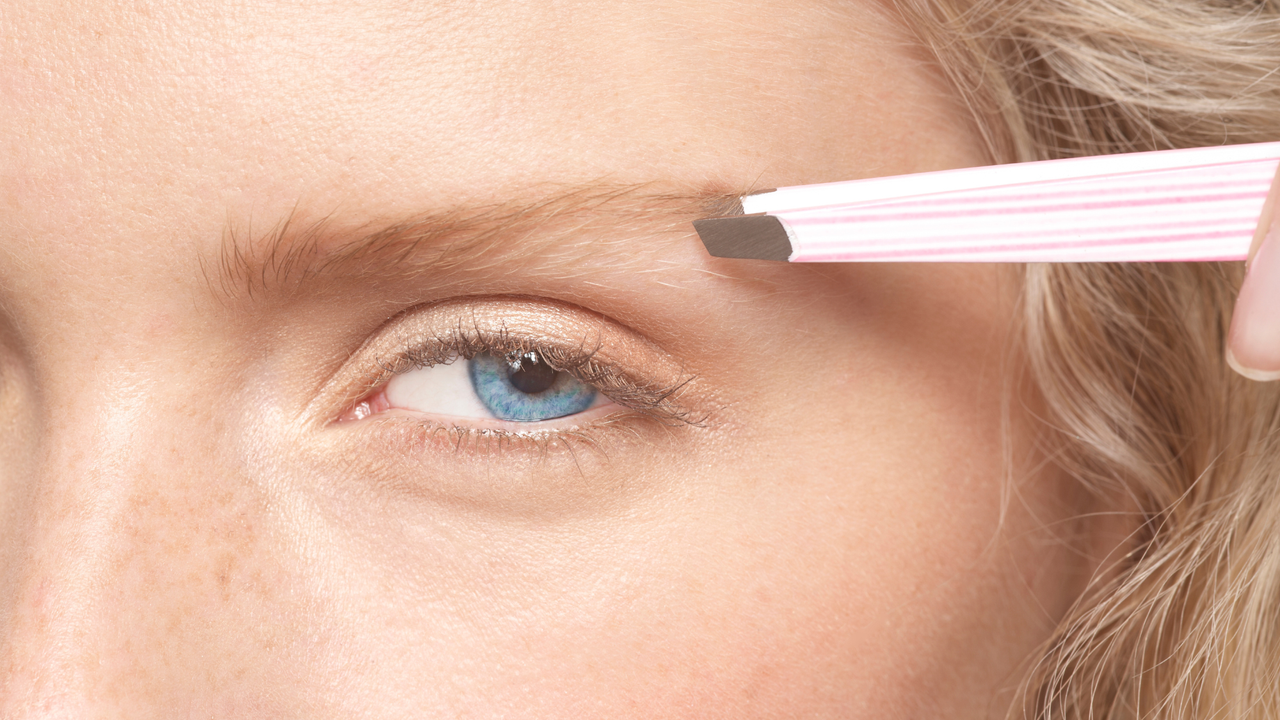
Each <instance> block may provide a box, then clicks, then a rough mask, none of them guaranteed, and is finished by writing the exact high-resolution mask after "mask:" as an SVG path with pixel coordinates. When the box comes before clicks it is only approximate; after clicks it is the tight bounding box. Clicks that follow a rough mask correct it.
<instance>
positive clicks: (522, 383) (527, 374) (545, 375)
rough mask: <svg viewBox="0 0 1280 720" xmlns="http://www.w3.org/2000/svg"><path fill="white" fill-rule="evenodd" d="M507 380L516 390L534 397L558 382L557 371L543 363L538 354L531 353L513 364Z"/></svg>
mask: <svg viewBox="0 0 1280 720" xmlns="http://www.w3.org/2000/svg"><path fill="white" fill-rule="evenodd" d="M507 379H508V380H510V381H511V384H512V386H514V387H515V389H517V390H519V391H520V392H522V393H526V394H529V395H533V394H534V393H540V392H542V391H543V390H546V389H547V388H549V387H551V384H552V383H554V382H555V381H556V371H555V369H554V368H552V367H551V366H550V365H548V364H546V363H544V362H542V358H540V357H538V353H535V352H530V353H525V354H524V356H523V357H521V358H520V359H519V360H518V361H517V362H514V363H512V364H511V369H510V370H509V371H508V373H507Z"/></svg>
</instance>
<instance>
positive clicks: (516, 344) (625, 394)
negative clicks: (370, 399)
mask: <svg viewBox="0 0 1280 720" xmlns="http://www.w3.org/2000/svg"><path fill="white" fill-rule="evenodd" d="M459 349H464V350H468V351H473V352H488V351H491V350H494V349H497V350H499V351H506V352H515V351H518V350H520V349H534V350H538V351H539V352H540V353H544V354H548V355H550V356H551V359H552V365H553V366H556V367H557V369H561V370H565V371H567V372H570V373H571V374H573V375H575V377H578V379H579V380H582V381H583V382H587V383H589V384H592V385H594V386H596V387H597V389H599V390H600V391H601V392H603V393H604V394H605V395H607V396H609V397H610V398H611V399H613V400H614V401H615V402H618V403H619V404H620V405H623V406H625V407H629V408H632V409H635V410H639V411H641V412H645V413H646V414H651V415H653V416H655V417H658V418H659V419H661V420H665V421H669V422H675V423H690V424H701V422H702V420H704V419H705V416H700V415H698V414H697V413H695V412H694V411H693V410H692V407H691V406H692V405H695V404H697V403H690V402H688V400H689V396H690V395H691V392H690V391H691V389H692V385H693V383H691V380H692V379H693V378H692V377H691V376H690V375H689V374H688V373H687V372H685V371H684V369H683V368H682V367H681V366H680V365H679V364H678V363H676V362H675V361H674V360H673V359H672V358H670V357H669V356H668V355H667V354H666V353H665V352H663V351H662V350H661V349H660V348H657V347H654V346H653V344H652V343H651V342H649V341H648V340H647V339H646V338H644V337H643V336H640V335H639V334H638V333H635V332H634V331H631V330H629V329H628V328H624V327H622V326H619V325H618V324H617V323H614V322H612V321H610V320H608V319H607V318H604V317H603V316H599V315H597V314H595V313H593V312H591V311H588V310H585V309H582V308H576V307H573V306H569V305H566V304H564V303H559V302H555V301H549V300H544V299H534V298H525V297H513V296H508V297H499V298H492V297H491V298H455V299H451V300H446V301H443V302H439V303H434V304H432V305H428V306H425V307H417V308H411V309H410V310H407V311H405V312H402V313H400V315H398V316H396V317H395V318H392V319H391V320H390V321H388V322H387V323H385V324H384V326H383V328H382V329H380V330H379V331H377V332H375V333H374V335H373V336H372V337H371V338H370V339H369V340H368V341H366V343H365V345H364V346H363V347H362V348H360V350H358V351H357V352H356V353H355V354H354V355H353V356H352V357H351V359H350V360H349V361H348V362H347V363H346V364H345V365H344V367H343V369H341V370H339V372H338V373H337V374H336V375H335V376H334V377H333V378H332V379H331V380H330V381H329V383H327V385H326V387H325V389H323V390H322V391H321V393H320V397H318V398H317V400H316V403H318V405H319V407H318V408H316V410H319V409H320V408H324V410H323V411H321V412H316V410H312V411H310V412H308V413H307V414H308V415H310V416H312V417H313V418H316V419H317V420H318V421H320V422H322V423H326V424H327V423H328V422H332V421H334V420H335V419H336V418H338V417H341V416H342V414H343V413H344V412H345V411H346V409H348V408H350V407H352V406H354V405H355V404H356V403H358V402H359V401H360V400H361V398H364V397H367V396H368V395H369V394H370V393H372V392H375V391H376V390H377V389H378V388H380V387H382V386H385V383H386V382H388V381H389V380H390V378H391V377H394V375H395V374H398V373H400V372H404V371H406V370H409V369H412V368H414V367H422V366H424V365H427V364H431V363H432V362H433V361H434V362H443V361H445V359H446V357H447V356H448V355H449V354H450V353H455V354H463V353H457V350H459ZM566 365H567V367H566ZM611 380H612V381H615V382H613V384H612V385H609V383H610V381H611ZM602 384H603V385H609V386H608V387H602V386H601V385H602ZM620 396H621V397H620Z"/></svg>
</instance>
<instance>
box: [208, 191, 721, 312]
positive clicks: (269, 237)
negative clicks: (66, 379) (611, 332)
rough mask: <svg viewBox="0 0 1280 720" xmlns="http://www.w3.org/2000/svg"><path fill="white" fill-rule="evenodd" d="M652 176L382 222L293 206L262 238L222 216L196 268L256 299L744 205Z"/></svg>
mask: <svg viewBox="0 0 1280 720" xmlns="http://www.w3.org/2000/svg"><path fill="white" fill-rule="evenodd" d="M652 185H653V184H636V185H612V186H611V185H602V184H593V185H584V186H578V187H572V188H569V189H567V190H566V189H558V190H555V191H552V192H547V191H542V192H540V193H539V192H536V191H535V192H533V193H530V195H532V198H531V199H525V200H506V201H501V202H495V203H490V204H481V205H470V206H451V207H445V208H442V209H439V210H433V211H428V212H423V213H418V214H415V215H412V216H409V217H404V218H399V219H396V220H392V221H389V222H388V221H377V220H371V221H364V222H361V223H354V224H353V223H349V222H348V223H344V222H343V221H342V220H341V218H340V217H339V216H338V215H337V214H336V213H335V214H331V215H326V216H322V217H319V218H318V219H309V218H308V217H307V216H306V215H305V214H304V212H303V210H302V209H301V208H300V207H297V206H295V207H294V209H293V210H292V211H291V212H290V213H289V214H288V215H287V216H286V217H285V218H284V219H282V220H280V221H279V222H277V223H275V224H274V225H272V227H271V229H270V230H269V231H267V232H266V233H265V234H263V235H261V236H260V237H254V233H253V231H252V228H251V226H248V225H246V226H245V227H244V228H241V227H238V226H237V225H236V224H234V223H233V222H231V221H228V223H227V225H226V227H225V229H224V231H223V236H222V245H221V249H220V252H219V253H218V255H217V259H216V261H214V262H212V263H210V262H208V261H206V260H205V259H203V258H202V261H201V272H202V273H203V274H204V277H205V281H206V284H207V285H208V286H209V288H210V290H211V291H212V292H214V294H215V295H218V296H219V297H220V298H221V299H222V300H224V301H227V300H236V299H239V298H242V297H247V298H249V299H255V298H257V297H259V296H260V295H263V294H268V293H282V294H287V295H291V294H295V293H299V292H302V291H305V290H307V289H308V288H309V287H311V286H314V285H315V284H316V283H318V282H322V281H323V280H325V279H326V278H334V277H338V276H341V277H346V278H350V279H357V280H358V279H372V278H375V277H376V278H385V277H387V276H388V275H395V276H405V275H415V274H421V273H423V272H424V271H427V270H431V271H434V272H447V271H450V270H453V269H456V268H458V267H462V266H468V267H471V266H482V265H483V264H484V263H485V262H486V260H487V259H488V258H489V256H491V255H495V254H501V256H502V258H503V260H504V261H510V260H511V259H514V258H517V257H529V256H531V255H533V254H536V253H539V252H548V251H551V250H553V249H554V245H555V244H556V242H557V241H563V239H564V237H565V236H566V235H569V234H574V235H576V236H578V237H582V236H584V235H587V234H589V232H588V231H590V230H591V229H592V228H595V227H601V228H603V227H608V228H610V229H611V230H615V231H616V230H618V229H627V228H633V229H636V230H639V229H641V228H642V227H643V228H644V231H645V232H647V233H650V234H652V233H653V232H655V230H656V231H657V232H659V233H661V232H673V231H679V230H687V231H688V232H689V233H690V234H692V226H691V225H689V223H690V222H691V221H692V220H695V219H700V218H703V217H717V216H722V215H731V214H740V213H741V212H742V211H741V205H740V204H739V203H738V198H739V197H740V196H741V195H742V194H744V193H743V192H738V191H732V192H726V191H724V190H722V189H720V188H708V189H705V190H702V191H694V192H658V191H655V190H654V189H653V187H652ZM513 239H519V240H520V242H510V240H513ZM576 257H577V259H579V260H580V259H581V255H580V254H579V255H577V256H576ZM551 259H553V260H554V259H555V258H551ZM561 259H564V258H561Z"/></svg>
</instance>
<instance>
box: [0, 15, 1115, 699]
mask: <svg viewBox="0 0 1280 720" xmlns="http://www.w3.org/2000/svg"><path fill="white" fill-rule="evenodd" d="M318 9H319V10H320V11H317V10H318ZM0 17H2V18H3V22H2V23H0V25H3V26H4V27H5V29H6V30H5V32H4V34H3V37H0V48H2V49H0V94H3V97H4V98H5V102H3V103H0V128H2V129H3V131H2V132H0V142H3V147H2V149H0V410H3V412H0V717H4V718H35V717H76V718H115V717H128V718H153V717H154V718H171V717H185V716H192V717H197V716H198V717H236V718H255V717H270V718H288V717H299V718H303V717H305V718H323V717H344V718H346V717H359V718H382V717H387V718H391V717H396V718H400V717H450V718H452V717H471V718H491V717H538V718H585V717H600V718H628V717H635V718H654V717H664V718H679V717H690V718H692V717H698V718H712V717H725V718H753V717H754V718H765V717H815V718H818V717H833V718H834V717H842V718H848V717H854V718H917V717H919V718H924V717H950V718H981V717H994V716H1000V715H1001V714H1002V713H1003V712H1004V710H1005V709H1006V708H1007V707H1008V706H1009V704H1010V703H1011V702H1012V701H1013V700H1014V698H1015V688H1016V685H1017V682H1018V678H1019V673H1020V671H1022V670H1023V669H1025V667H1026V665H1027V663H1028V662H1031V661H1033V660H1034V657H1035V652H1036V648H1037V646H1038V645H1039V644H1040V643H1041V642H1043V641H1044V640H1045V639H1046V638H1047V637H1048V635H1049V633H1050V632H1051V631H1052V629H1053V627H1054V625H1055V623H1056V622H1057V620H1058V619H1059V618H1060V617H1061V616H1062V615H1063V613H1064V612H1065V611H1066V609H1067V608H1068V607H1069V606H1070V604H1071V603H1072V602H1073V601H1074V600H1075V599H1076V598H1077V597H1078V596H1079V594H1080V593H1081V592H1082V589H1083V587H1084V583H1085V582H1086V580H1087V579H1088V577H1089V576H1090V574H1091V573H1092V572H1093V571H1094V569H1095V565H1096V564H1097V563H1096V560H1095V559H1096V558H1098V557H1102V556H1103V555H1104V554H1105V552H1106V548H1103V549H1101V550H1099V549H1098V548H1099V547H1100V546H1099V545H1098V543H1097V542H1095V540H1094V529H1093V528H1091V527H1090V526H1089V525H1088V524H1086V523H1084V522H1082V521H1076V520H1075V518H1078V517H1080V516H1082V515H1084V514H1085V513H1088V512H1090V511H1091V510H1093V509H1095V508H1092V507H1091V506H1089V505H1088V504H1087V503H1086V502H1085V501H1084V499H1083V496H1082V495H1081V494H1080V493H1078V492H1077V491H1076V490H1075V489H1074V488H1073V487H1072V486H1071V485H1070V484H1069V483H1068V481H1067V480H1065V479H1064V478H1061V477H1059V476H1057V475H1056V474H1054V473H1052V472H1050V471H1048V470H1046V469H1044V464H1043V463H1041V462H1039V461H1040V460H1042V458H1039V457H1037V456H1036V454H1035V452H1034V451H1033V442H1032V439H1033V433H1034V428H1033V426H1032V425H1031V423H1030V421H1029V420H1028V419H1027V417H1025V416H1024V414H1023V412H1024V409H1025V408H1034V406H1035V402H1036V400H1035V398H1034V397H1031V396H1026V395H1019V392H1018V388H1019V387H1020V385H1019V383H1018V382H1017V381H1016V378H1013V375H1012V373H1013V370H1012V369H1011V368H1013V367H1015V366H1016V354H1015V353H1010V352H1008V349H1009V344H1010V332H1011V318H1012V314H1013V310H1014V308H1013V298H1014V297H1015V293H1016V290H1017V288H1016V286H1015V284H1014V282H1013V281H1012V279H1011V277H1012V276H1011V275H1006V274H1005V272H1004V271H1002V270H1001V269H1000V268H997V267H992V266H896V265H884V266H857V265H845V266H821V265H813V266H800V265H796V266H788V265H785V264H770V263H761V262H734V261H729V260H719V259H714V258H709V257H707V256H706V254H705V253H704V252H703V251H702V249H701V247H700V245H699V244H698V242H697V239H696V237H695V236H694V234H693V232H692V228H691V226H690V225H689V223H690V221H691V220H692V219H694V218H696V217H700V216H703V215H706V214H708V213H707V212H706V206H705V205H704V201H708V200H714V199H716V198H718V197H720V196H721V195H722V194H724V193H732V192H738V191H742V190H745V189H748V188H761V187H771V186H783V185H797V184H803V183H812V182H821V181H830V180H840V179H851V178H856V177H867V176H875V175H887V174H899V173H906V172H914V171H925V170H935V169H942V168H949V167H960V166H967V165H975V164H981V163H983V162H985V157H984V155H983V153H982V152H981V151H980V143H979V141H978V139H977V136H976V134H975V133H974V131H973V130H972V128H971V126H970V125H969V123H968V122H966V121H965V119H964V115H963V112H962V111H961V110H960V108H959V107H958V104H957V103H956V102H955V101H954V99H953V98H952V97H951V95H950V94H949V93H948V92H947V91H946V90H945V89H944V88H942V87H940V86H938V85H936V84H935V81H934V80H933V78H935V77H936V76H937V73H936V71H935V70H934V69H932V68H931V67H930V66H929V64H928V63H927V62H926V61H925V60H924V57H925V56H924V54H923V53H922V52H919V51H918V50H916V49H914V48H913V45H912V42H911V39H910V38H911V35H910V33H908V32H906V31H905V30H904V29H902V28H899V27H897V26H896V25H895V24H894V23H893V22H892V21H891V20H890V19H889V18H888V17H887V16H886V15H884V14H883V12H882V10H881V9H880V8H879V6H877V5H874V4H872V3H869V2H868V3H840V4H836V3H827V2H809V1H807V0H804V1H801V2H795V1H794V0H788V1H787V2H782V1H781V0H778V1H776V2H774V1H772V0H767V1H766V2H761V3H752V4H750V5H747V4H741V3H737V2H733V1H731V0H713V1H712V2H705V1H703V2H686V1H684V0H651V1H641V0H636V1H634V2H594V1H593V2H581V1H578V0H575V1H574V2H572V3H569V2H559V1H558V0H551V1H548V2H537V3H518V2H499V3H490V4H484V5H480V6H477V5H475V4H472V3H460V2H457V3H454V2H445V3H427V4H409V3H395V2H386V3H377V2H371V3H350V4H340V5H333V6H329V5H324V6H322V7H320V8H317V6H316V5H315V3H289V2H266V3H253V4H247V5H246V4H236V3H221V2H205V1H204V0H196V1H195V2H188V3H181V4H175V3H167V4H165V3H146V2H143V3H132V4H129V5H128V6H115V5H112V6H110V7H103V6H100V5H98V4H89V3H82V2H76V1H75V0H70V1H68V2H56V3H52V4H49V3H45V4H41V5H40V6H39V7H36V6H35V5H32V4H30V3H25V4H24V3H7V4H6V5H4V6H3V8H2V9H0ZM530 349H534V350H537V351H538V352H539V353H541V356H543V357H546V358H551V359H554V361H555V362H556V363H557V369H558V370H560V371H564V372H572V373H574V374H575V375H576V376H577V377H578V378H579V379H581V380H582V381H584V382H590V383H594V384H595V385H597V386H598V387H599V388H600V391H601V392H602V393H604V394H605V395H606V396H608V397H609V398H612V399H611V400H610V401H609V402H607V403H605V404H603V405H600V406H593V407H592V408H591V409H589V410H587V411H585V412H583V413H582V414H581V415H580V416H569V417H563V418H556V419H550V420H547V421H544V422H538V423H529V424H525V425H520V424H518V423H514V422H510V421H495V420H493V419H488V418H461V419H460V418H454V417H437V416H433V415H432V413H431V412H430V408H429V407H425V408H417V407H414V408H409V407H388V406H387V404H386V403H385V402H383V401H380V400H378V398H379V397H385V396H384V395H380V393H381V388H382V387H383V386H384V385H385V384H386V382H387V381H388V380H389V379H390V377H391V376H394V375H396V374H397V373H403V372H412V371H417V370H420V369H422V368H425V367H430V366H432V365H433V364H439V363H443V362H445V361H447V360H448V359H450V358H462V359H464V360H465V358H466V357H467V355H468V354H475V353H489V354H493V355H498V356H508V355H510V354H511V353H520V352H526V351H529V350H530ZM459 361H460V360H459ZM1006 390H1007V391H1008V392H1009V393H1012V395H1011V396H1010V400H1011V402H1009V403H1008V404H1007V405H1006V404H1005V403H1004V402H1003V401H1002V397H1004V393H1005V391H1006ZM362 402H367V403H369V405H368V407H369V408H372V409H374V410H376V412H372V414H368V415H365V414H363V413H357V412H355V409H356V408H357V407H359V406H360V403H362ZM379 403H382V404H379Z"/></svg>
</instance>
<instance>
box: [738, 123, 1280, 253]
mask: <svg viewBox="0 0 1280 720" xmlns="http://www.w3.org/2000/svg"><path fill="white" fill-rule="evenodd" d="M1213 150H1219V148H1197V149H1195V150H1190V151H1188V150H1174V151H1165V152H1160V153H1137V154H1134V155H1113V156H1103V157H1102V158H1096V159H1095V158H1080V159H1074V160H1061V161H1048V162H1045V163H1025V164H1022V165H1021V166H1019V165H1008V166H998V167H994V168H974V169H972V170H955V171H946V172H943V173H926V174H924V175H922V176H918V177H922V178H925V181H923V182H921V183H915V184H913V183H912V182H910V180H911V178H912V177H916V176H898V177H893V178H884V179H883V180H878V179H871V180H863V181H855V182H851V183H846V184H841V185H846V186H848V188H852V189H853V190H854V192H852V193H846V195H848V196H849V197H852V198H853V199H852V200H851V201H848V202H842V201H841V199H840V196H839V195H838V194H833V192H832V190H833V186H825V187H824V186H813V187H822V188H824V189H823V194H822V196H821V198H820V199H818V200H817V201H813V202H812V203H811V204H807V203H808V201H807V200H806V198H805V197H804V195H803V193H797V192H795V191H799V190H803V189H804V188H784V190H786V191H788V192H789V193H790V196H789V197H790V198H791V201H790V207H785V206H783V207H775V208H773V209H770V210H767V211H766V212H768V214H770V215H774V216H775V217H777V218H778V219H779V220H781V221H782V224H783V226H784V227H785V228H786V230H787V233H788V235H789V236H790V240H791V245H792V248H793V252H792V255H791V258H790V259H791V262H877V261H880V262H910V261H922V262H1104V261H1105V262H1136V261H1152V262H1166V261H1207V260H1243V259H1244V258H1245V256H1246V255H1247V253H1248V251H1249V246H1250V244H1251V242H1252V239H1253V233H1254V229H1255V226H1256V225H1257V222H1258V217H1259V215H1260V214H1261V212H1262V205H1263V202H1264V200H1265V199H1266V196H1267V191H1268V189H1269V188H1270V186H1271V182H1272V179H1273V178H1274V177H1275V175H1276V171H1277V167H1278V166H1280V143H1262V144H1258V145H1253V146H1228V147H1224V148H1221V150H1224V151H1228V152H1227V153H1225V155H1226V161H1217V160H1222V157H1215V156H1214V154H1213V153H1212V152H1209V151H1213ZM1231 153H1234V155H1231ZM1248 153H1252V155H1251V156H1250V155H1249V154H1248ZM1178 154H1181V155H1182V157H1183V158H1185V160H1186V162H1188V163H1191V164H1190V165H1187V166H1181V167H1179V166H1178V163H1176V162H1170V160H1169V158H1167V157H1158V158H1154V159H1153V158H1152V157H1151V156H1172V155H1178ZM1125 158H1137V159H1138V162H1136V163H1134V164H1132V166H1126V165H1125V164H1124V162H1123V160H1124V159H1125ZM1091 160H1105V161H1106V163H1105V164H1101V165H1099V167H1101V168H1102V169H1103V170H1104V171H1105V172H1100V173H1095V174H1091V173H1089V172H1088V163H1089V161H1091ZM1055 163H1073V164H1074V165H1073V166H1072V167H1071V168H1069V170H1070V172H1069V173H1066V174H1067V175H1068V177H1062V176H1061V175H1062V174H1063V173H1062V172H1061V170H1060V169H1059V168H1056V167H1054V166H1055ZM1143 163H1146V165H1147V168H1146V169H1144V168H1143ZM1151 165H1155V167H1154V168H1152V167H1150V166H1151ZM1030 166H1042V167H1043V166H1048V170H1049V172H1047V173H1045V175H1046V176H1047V177H1048V179H1040V180H1037V178H1036V176H1035V174H1034V172H1030V171H1029V169H1028V168H1029V167H1030ZM1134 167H1136V168H1137V169H1133V168H1134ZM1000 168H1019V173H1021V174H1020V175H1019V178H1018V179H1019V180H1020V181H1019V182H1014V183H1002V182H1001V178H1000V177H999V175H1000V173H999V172H998V170H999V169H1000ZM1032 169H1034V168H1032ZM967 172H968V173H978V172H981V173H983V174H984V177H985V178H987V179H988V181H987V184H985V185H984V184H982V183H979V182H976V181H975V180H974V178H972V177H966V176H965V173H967ZM1054 173H1058V176H1057V177H1055V175H1054ZM926 176H932V177H926ZM937 176H945V177H943V178H942V180H947V179H948V178H949V179H950V180H952V181H955V182H953V183H952V186H954V187H958V188H959V189H952V190H948V189H947V188H948V185H947V183H946V182H942V181H940V180H939V178H938V177H937ZM884 181H889V182H890V184H895V186H896V188H897V190H896V195H895V193H889V192H887V191H884V190H883V189H877V188H875V187H873V185H874V184H875V183H878V182H884ZM848 188H845V189H848ZM921 189H923V190H924V191H923V192H919V191H914V190H921ZM771 194H772V193H770V194H765V195H760V196H749V197H748V198H747V199H744V206H746V207H747V209H748V212H750V211H751V208H750V207H749V206H748V205H747V200H749V199H751V198H752V197H759V198H762V199H764V200H763V201H764V202H774V203H777V202H778V199H777V198H773V199H770V198H769V195H771ZM859 194H861V195H862V197H864V198H868V199H858V197H859Z"/></svg>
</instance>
